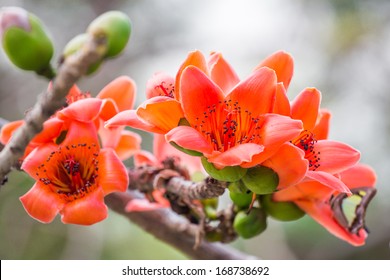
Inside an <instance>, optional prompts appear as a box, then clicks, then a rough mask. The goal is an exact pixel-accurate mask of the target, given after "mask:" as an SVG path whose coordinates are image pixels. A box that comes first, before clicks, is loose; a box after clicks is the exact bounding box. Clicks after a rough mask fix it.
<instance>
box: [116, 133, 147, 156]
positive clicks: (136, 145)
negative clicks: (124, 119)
mask: <svg viewBox="0 0 390 280" xmlns="http://www.w3.org/2000/svg"><path fill="white" fill-rule="evenodd" d="M141 141H142V139H141V136H140V135H139V134H137V133H134V132H132V131H129V130H123V131H122V133H121V137H120V139H119V142H118V144H117V146H116V147H115V152H116V154H117V155H118V157H119V159H120V160H122V161H123V160H126V159H128V158H129V157H131V156H133V155H134V154H135V153H136V152H138V151H139V150H140V149H141Z"/></svg>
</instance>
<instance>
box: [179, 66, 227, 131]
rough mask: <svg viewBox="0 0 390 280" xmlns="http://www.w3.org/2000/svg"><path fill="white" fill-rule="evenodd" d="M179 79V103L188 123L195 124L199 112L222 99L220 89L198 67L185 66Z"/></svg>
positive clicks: (207, 109) (205, 110) (206, 109)
mask: <svg viewBox="0 0 390 280" xmlns="http://www.w3.org/2000/svg"><path fill="white" fill-rule="evenodd" d="M181 79H182V81H181V88H180V91H181V103H182V107H183V111H184V114H185V117H186V119H187V120H188V121H189V123H191V124H195V123H196V122H197V119H198V118H199V116H200V114H202V113H203V112H208V111H209V110H210V106H213V105H214V106H215V105H218V104H219V103H220V102H222V101H223V98H224V96H223V93H222V91H221V89H220V88H219V87H218V86H217V85H216V84H214V83H213V82H212V81H211V80H210V79H209V78H208V77H207V76H206V74H204V73H203V72H202V71H200V70H199V69H198V68H196V67H193V66H189V67H187V68H186V69H185V70H184V71H183V74H182V76H181Z"/></svg>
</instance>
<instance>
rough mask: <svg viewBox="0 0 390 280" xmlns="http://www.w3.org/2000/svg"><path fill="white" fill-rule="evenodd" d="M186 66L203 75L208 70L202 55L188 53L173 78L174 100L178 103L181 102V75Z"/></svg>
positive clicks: (196, 51)
mask: <svg viewBox="0 0 390 280" xmlns="http://www.w3.org/2000/svg"><path fill="white" fill-rule="evenodd" d="M188 66H195V67H196V68H198V69H199V70H201V71H202V72H203V73H205V74H206V75H208V68H207V63H206V59H205V57H204V55H203V54H202V53H201V52H200V51H198V50H195V51H193V52H190V53H189V54H188V56H187V58H186V59H185V60H184V62H183V63H182V65H181V66H180V68H179V71H178V72H177V74H176V78H175V98H176V100H179V101H181V75H182V72H183V71H184V69H186V68H187V67H188Z"/></svg>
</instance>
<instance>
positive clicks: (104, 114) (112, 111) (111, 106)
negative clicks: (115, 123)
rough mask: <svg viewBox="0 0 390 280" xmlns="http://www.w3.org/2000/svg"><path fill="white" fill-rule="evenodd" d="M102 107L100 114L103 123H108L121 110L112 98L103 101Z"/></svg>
mask: <svg viewBox="0 0 390 280" xmlns="http://www.w3.org/2000/svg"><path fill="white" fill-rule="evenodd" d="M102 100H103V102H102V106H101V108H100V112H99V118H100V119H102V120H103V121H107V120H109V119H111V118H112V117H114V116H115V115H116V114H118V112H119V109H118V106H117V105H116V103H115V101H114V100H113V99H111V98H105V99H102Z"/></svg>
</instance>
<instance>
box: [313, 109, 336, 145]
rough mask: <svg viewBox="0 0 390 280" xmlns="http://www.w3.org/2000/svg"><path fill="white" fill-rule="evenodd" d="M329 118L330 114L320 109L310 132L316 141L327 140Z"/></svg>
mask: <svg viewBox="0 0 390 280" xmlns="http://www.w3.org/2000/svg"><path fill="white" fill-rule="evenodd" d="M330 118H331V113H330V112H329V111H327V110H325V109H320V111H319V113H318V117H317V122H316V125H315V126H314V128H313V129H312V130H311V132H312V133H313V134H314V137H315V138H316V139H317V140H324V139H328V134H329V123H330Z"/></svg>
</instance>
